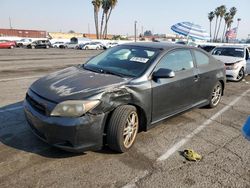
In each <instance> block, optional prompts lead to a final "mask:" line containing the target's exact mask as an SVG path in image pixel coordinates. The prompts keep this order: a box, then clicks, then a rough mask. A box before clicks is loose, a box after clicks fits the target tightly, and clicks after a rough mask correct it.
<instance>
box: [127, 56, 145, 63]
mask: <svg viewBox="0 0 250 188" xmlns="http://www.w3.org/2000/svg"><path fill="white" fill-rule="evenodd" d="M148 60H149V59H148V58H143V57H132V58H131V59H130V61H135V62H139V63H147V62H148Z"/></svg>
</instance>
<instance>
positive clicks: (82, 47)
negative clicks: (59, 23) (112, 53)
mask: <svg viewBox="0 0 250 188" xmlns="http://www.w3.org/2000/svg"><path fill="white" fill-rule="evenodd" d="M88 44H89V42H87V43H81V44H79V45H78V48H77V49H79V50H84V46H86V45H88Z"/></svg>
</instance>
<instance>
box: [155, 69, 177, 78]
mask: <svg viewBox="0 0 250 188" xmlns="http://www.w3.org/2000/svg"><path fill="white" fill-rule="evenodd" d="M173 77H175V73H174V71H172V70H170V69H163V68H161V69H159V70H158V71H156V72H154V73H153V78H156V79H158V78H173Z"/></svg>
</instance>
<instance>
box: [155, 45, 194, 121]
mask: <svg viewBox="0 0 250 188" xmlns="http://www.w3.org/2000/svg"><path fill="white" fill-rule="evenodd" d="M160 68H165V69H170V70H173V71H174V72H175V77H173V78H162V79H157V80H154V79H152V96H153V100H152V122H157V121H159V120H162V119H164V118H165V117H167V116H170V115H173V114H176V113H178V112H180V111H182V110H184V109H186V108H188V107H190V106H191V105H192V104H193V103H195V101H196V98H195V97H196V95H197V94H196V92H197V89H198V86H199V77H198V75H197V74H196V72H197V71H196V69H195V67H194V61H193V57H192V54H191V52H190V50H188V49H179V50H175V51H172V52H169V53H167V54H166V55H165V56H164V57H163V58H162V59H161V60H160V62H159V63H158V65H157V66H156V68H155V71H157V70H159V69H160Z"/></svg>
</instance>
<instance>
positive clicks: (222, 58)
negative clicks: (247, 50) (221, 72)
mask: <svg viewBox="0 0 250 188" xmlns="http://www.w3.org/2000/svg"><path fill="white" fill-rule="evenodd" d="M214 57H215V58H216V59H218V60H220V61H222V62H223V63H225V64H232V63H236V62H239V61H242V60H244V58H241V57H231V56H223V55H214Z"/></svg>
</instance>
